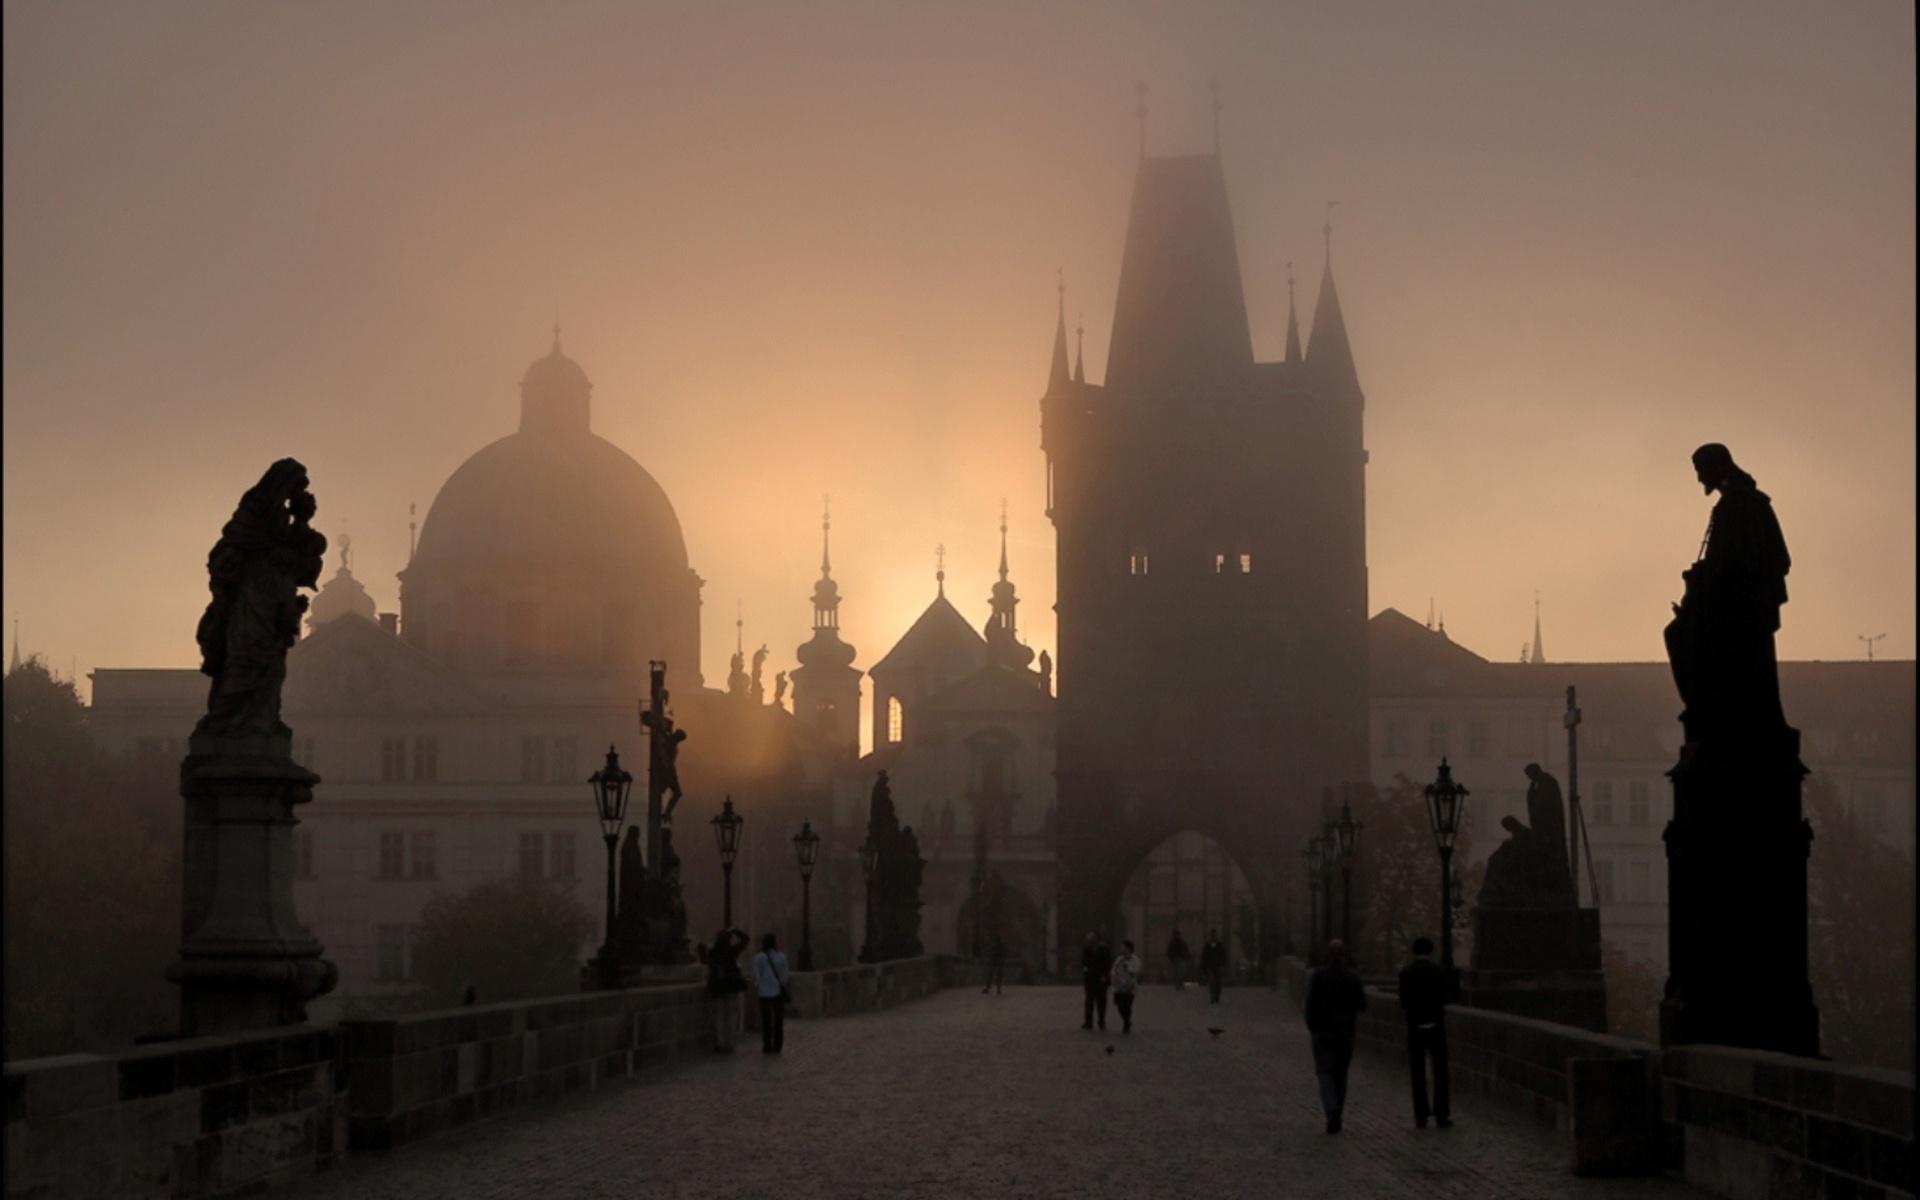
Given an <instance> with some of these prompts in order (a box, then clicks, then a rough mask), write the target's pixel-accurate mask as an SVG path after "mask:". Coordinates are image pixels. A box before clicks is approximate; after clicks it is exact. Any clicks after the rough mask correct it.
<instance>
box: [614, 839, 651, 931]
mask: <svg viewBox="0 0 1920 1200" xmlns="http://www.w3.org/2000/svg"><path fill="white" fill-rule="evenodd" d="M650 882H651V881H650V880H649V879H648V878H647V856H646V851H645V850H644V849H643V848H642V847H641V845H640V827H639V826H638V825H629V826H627V836H626V840H625V841H623V842H621V843H620V888H619V891H620V915H619V918H618V920H617V922H616V924H617V926H618V928H619V931H620V938H619V941H618V942H617V943H616V944H617V945H618V946H619V948H620V957H621V958H622V959H624V960H625V961H627V962H638V961H639V960H640V956H641V952H642V948H643V947H644V946H645V944H646V933H647V892H648V890H649V884H650Z"/></svg>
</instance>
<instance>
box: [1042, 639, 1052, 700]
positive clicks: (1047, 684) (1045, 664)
mask: <svg viewBox="0 0 1920 1200" xmlns="http://www.w3.org/2000/svg"><path fill="white" fill-rule="evenodd" d="M1040 690H1041V691H1043V692H1045V693H1046V694H1047V695H1049V696H1051V695H1053V656H1052V655H1051V654H1048V653H1047V652H1046V651H1045V650H1042V651H1041V652H1040Z"/></svg>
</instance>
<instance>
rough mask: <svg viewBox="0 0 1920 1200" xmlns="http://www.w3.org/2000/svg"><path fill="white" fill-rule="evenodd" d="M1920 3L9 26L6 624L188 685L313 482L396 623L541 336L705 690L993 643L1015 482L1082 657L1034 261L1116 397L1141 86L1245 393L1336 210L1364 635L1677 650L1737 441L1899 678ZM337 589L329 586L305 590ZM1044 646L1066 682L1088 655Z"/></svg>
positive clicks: (1800, 647)
mask: <svg viewBox="0 0 1920 1200" xmlns="http://www.w3.org/2000/svg"><path fill="white" fill-rule="evenodd" d="M1913 22H1914V18H1913V10H1912V7H1911V5H1909V4H1905V3H1896V2H1893V0H1887V2H1884V3H1882V2H1868V0H1839V2H1835V3H1828V4H1818V5H1812V4H1805V3H1753V2H1750V0H1740V2H1738V3H1684V2H1680V0H1657V2H1648V3H1626V2H1612V0H1609V2H1606V3H1593V4H1586V5H1573V4H1555V3H1547V2H1544V0H1517V2H1514V3H1491V2H1480V3H1472V2H1466V0H1456V2H1450V3H1438V4H1436V3H1431V2H1427V0H1421V2H1418V3H1405V4H1393V3H1357V4H1332V3H1327V4H1317V5H1304V4H1280V3H1248V4H1203V3H1183V4H1152V5H1120V4H1114V3H1106V2H1101V3H1086V4H1073V3H1057V4H1049V5H1036V4H1004V5H995V4H972V3H970V4H959V3H953V4H931V3H927V4H890V3H879V2H875V3H867V4H745V3H720V2H700V3H695V2H683V3H659V4H639V3H604V4H593V3H578V4H547V3H543V4H511V5H509V4H497V5H485V4H476V3H471V2H466V0H463V2H461V3H445V4H424V3H414V4H406V3H389V2H384V0H383V2H380V3H357V4H356V3H311V4H300V5H295V4H273V5H262V4H254V3H246V4H240V3H213V2H200V3H193V4H176V3H165V2H154V0H143V2H141V3H136V4H125V5H121V4H105V3H85V4H71V3H52V2H39V3H28V2H19V0H8V3H7V4H6V6H5V333H4V338H5V340H4V351H5V375H4V383H5V613H6V616H7V617H8V618H9V619H11V618H15V617H17V618H19V619H20V621H21V628H22V634H23V643H24V646H25V648H26V649H27V650H28V651H34V650H39V651H42V652H44V653H46V655H47V656H48V658H49V660H50V661H51V662H52V663H53V664H54V665H55V666H56V667H58V668H59V669H61V670H65V669H67V668H68V666H69V664H70V663H73V664H75V665H77V666H78V669H79V670H80V671H81V672H82V673H84V672H85V671H87V670H88V669H90V668H92V667H94V666H162V665H177V666H190V665H193V664H194V663H195V661H196V658H195V652H194V647H193V629H194V624H195V621H196V620H197V619H198V615H199V612H200V610H201V608H202V607H203V605H204V604H205V601H206V586H205V573H204V570H205V568H204V563H205V557H206V552H207V549H208V547H209V546H211V545H212V543H213V541H214V539H215V538H216V537H217V535H218V532H219V528H220V525H221V523H222V522H223V521H224V520H225V519H226V517H227V516H228V515H229V513H230V512H231V510H232V507H233V504H234V502H235V501H236V500H237V499H238V497H239V495H240V493H241V492H242V491H243V490H244V489H245V488H246V487H247V486H249V485H250V484H252V483H253V482H254V481H255V480H256V479H257V478H258V476H259V474H260V472H261V471H262V470H263V469H264V468H265V466H266V465H267V463H269V462H270V461H272V460H273V459H275V458H277V457H280V456H282V455H288V454H291V455H294V456H297V457H299V458H300V459H301V460H303V461H304V462H305V463H307V465H308V467H309V468H310V470H311V472H312V478H313V485H314V489H315V492H316V494H317V495H318V496H319V499H320V505H321V508H320V517H319V519H318V522H317V523H318V524H319V525H320V527H321V528H322V529H324V530H325V531H326V532H327V533H328V534H330V535H337V534H339V533H341V532H347V533H350V534H351V535H352V537H353V542H354V546H355V568H356V574H358V575H359V577H360V578H361V579H362V580H363V581H364V582H365V583H366V584H367V586H368V587H369V589H370V590H371V591H372V592H373V593H374V595H375V597H376V598H377V599H378V600H379V601H380V604H381V607H382V608H391V607H394V606H395V605H396V600H397V592H398V586H397V583H396V582H395V580H394V578H393V573H394V572H395V571H396V570H398V569H399V568H400V567H401V566H402V565H403V564H404V561H405V558H406V552H407V506H408V504H409V503H417V504H418V505H419V507H420V512H421V515H422V516H423V517H424V515H425V512H426V509H427V506H428V504H429V503H430V502H431V501H432V499H433V497H434V494H435V492H436V491H437V489H438V488H439V486H440V484H441V483H442V482H443V481H444V480H445V479H446V477H447V476H448V474H449V473H450V472H451V471H452V470H453V469H454V468H455V467H456V466H458V465H459V464H460V462H461V461H462V460H464V459H465V458H466V457H467V456H468V455H469V454H471V453H472V452H473V451H475V450H477V449H478V448H480V447H481V446H482V445H484V444H486V443H487V442H489V441H491V440H492V439H494V438H495V437H498V436H500V435H503V434H505V433H509V432H511V431H512V430H513V429H514V427H515V425H516V422H517V415H518V393H517V387H516V384H517V382H518V380H519V378H520V375H521V373H522V372H523V370H524V369H525V367H526V365H527V363H528V362H530V361H531V360H533V359H534V358H536V357H538V356H540V355H541V354H544V353H545V352H546V349H547V345H548V340H549V334H548V329H549V327H550V326H551V325H552V324H553V323H554V322H555V321H556V320H558V321H559V322H561V323H562V324H563V325H564V327H565V341H566V348H567V352H568V353H569V354H571V355H572V356H573V357H575V358H576V359H577V360H578V361H579V362H580V363H581V364H582V365H583V366H584V367H585V368H586V370H587V373H588V374H589V375H590V376H591V377H592V379H593V381H594V384H595V389H594V413H593V420H594V425H595V428H596V430H597V431H598V432H600V433H601V434H603V435H604V436H606V437H608V438H609V439H611V440H612V441H613V442H615V443H616V444H617V445H619V446H621V447H623V448H624V449H626V450H627V451H628V452H629V453H631V454H632V455H634V456H635V457H636V458H637V459H638V460H639V461H640V462H641V463H642V464H643V465H645V466H646V467H647V469H648V470H649V471H651V472H652V473H653V474H654V475H655V477H656V478H658V479H659V480H660V481H661V483H662V484H663V485H664V486H665V487H666V489H667V492H668V494H669V495H670V496H671V497H672V498H673V500H674V503H675V505H676V507H677V508H678V510H679V514H680V519H681V522H682V524H683V526H684V528H685V530H686V535H687V542H688V547H689V550H690V553H691V556H692V560H693V563H694V566H695V567H696V568H697V569H698V570H699V571H700V572H701V573H702V574H703V575H704V576H705V577H706V579H707V581H708V583H707V587H706V593H705V594H706V601H707V606H706V610H705V624H704V628H705V652H704V658H705V661H704V667H705V670H706V672H707V676H708V678H709V680H710V681H717V680H718V679H721V678H724V673H725V659H726V655H727V654H728V653H729V652H730V651H731V649H732V642H733V637H732V634H733V629H732V622H733V619H734V610H735V602H736V599H737V600H738V601H739V602H740V603H741V605H742V606H743V609H744V613H745V620H746V634H747V638H748V642H749V645H750V646H751V645H754V644H758V643H760V642H766V643H768V644H770V646H771V647H772V651H773V657H772V665H771V666H770V670H771V669H782V668H785V667H788V666H791V665H792V659H793V648H794V647H795V646H796V645H797V644H798V643H799V642H800V641H802V640H803V639H804V638H805V636H806V631H807V628H808V624H809V615H810V614H809V609H808V603H807V597H808V593H809V591H810V588H811V586H812V581H813V578H814V577H815V575H816V573H817V563H818V555H819V544H818V535H819V508H820V497H821V495H822V493H828V492H830V493H832V495H833V508H834V520H835V529H834V535H835V552H834V561H835V567H836V571H835V574H836V576H837V577H838V578H839V579H840V581H841V586H842V593H843V595H844V596H845V598H846V600H845V604H844V606H843V609H842V616H843V630H844V633H845V636H846V637H847V639H848V640H849V641H851V642H852V643H853V644H854V645H855V646H857V647H858V649H859V651H860V658H859V660H858V665H861V666H866V665H868V664H870V663H872V662H873V661H874V660H875V659H877V658H878V657H879V656H880V655H881V654H882V653H884V651H885V650H886V648H887V646H888V645H890V644H891V642H892V640H893V639H894V638H896V637H897V636H898V635H899V634H900V632H902V631H903V630H904V628H905V627H906V625H907V623H908V622H910V621H911V619H912V618H913V617H914V616H915V615H916V614H917V613H918V611H919V610H920V609H921V608H922V607H923V606H924V605H925V604H926V602H927V601H928V600H929V599H930V598H931V596H932V593H933V568H934V553H933V551H934V547H935V546H936V545H937V544H941V543H944V544H945V545H946V547H947V548H948V551H949V555H948V560H947V569H948V592H949V594H950V595H951V596H952V598H953V599H954V601H955V603H957V604H958V605H959V606H960V609H961V611H962V612H964V613H966V614H967V616H968V617H969V618H970V619H973V620H975V621H976V622H978V621H981V620H983V619H984V618H985V616H986V596H987V588H988V585H989V584H990V583H991V581H992V576H993V567H994V562H995V556H996V554H997V536H998V535H997V533H996V524H997V521H998V514H999V507H1000V501H1001V498H1002V497H1005V498H1006V499H1007V500H1008V502H1009V505H1010V508H1011V519H1012V524H1013V533H1012V556H1013V568H1014V578H1015V582H1016V583H1017V584H1018V585H1019V586H1020V590H1021V594H1022V596H1023V597H1024V599H1025V602H1024V603H1023V604H1022V606H1021V610H1020V615H1021V621H1022V627H1023V630H1024V632H1025V633H1026V635H1027V637H1028V638H1029V640H1030V641H1031V642H1032V643H1033V644H1034V645H1036V646H1049V647H1050V646H1051V645H1052V644H1053V635H1054V630H1053V619H1052V612H1051V609H1050V604H1051V600H1052V591H1053V571H1052V554H1053V533H1052V529H1051V527H1050V526H1049V525H1048V524H1047V523H1046V521H1045V519H1044V517H1043V515H1042V511H1041V510H1042V507H1043V497H1044V464H1043V459H1042V456H1041V454H1040V450H1039V407H1038V403H1037V400H1038V396H1039V394H1040V392H1041V390H1042V388H1043V385H1044V384H1045V380H1046V365H1047V354H1048V350H1049V347H1050V340H1051V337H1052V331H1053V320H1054V305H1055V293H1054V285H1055V271H1056V269H1063V270H1064V271H1065V277H1066V281H1067V307H1068V320H1069V323H1070V324H1072V323H1074V321H1075V320H1076V319H1077V317H1078V316H1079V314H1081V313H1084V314H1085V322H1086V357H1087V369H1088V376H1089V378H1091V379H1094V380H1098V379H1099V378H1100V377H1101V376H1102V374H1103V371H1104V364H1105V360H1106V351H1107V334H1108V326H1109V323H1110V321H1111V318H1112V310H1113V294H1114V286H1115V282H1116V278H1117V276H1118V273H1119V267H1120V248H1121V240H1122V236H1123V234H1124V229H1125V221H1126V213H1127V203H1128V197H1129V189H1130V186H1131V182H1132V174H1133V170H1134V166H1135V162H1136V157H1137V153H1138V151H1137V140H1136V139H1137V136H1138V134H1137V127H1136V122H1135V119H1134V116H1133V109H1134V104H1135V96H1134V87H1135V84H1136V82H1138V81H1140V80H1143V79H1144V80H1147V81H1149V82H1150V84H1151V88H1152V90H1151V93H1150V97H1149V103H1150V106H1151V109H1152V115H1151V118H1150V123H1149V129H1148V135H1147V140H1148V145H1149V150H1150V152H1153V153H1175V152H1184V151H1193V150H1203V149H1205V148H1207V147H1208V146H1209V145H1210V143H1211V133H1210V130H1209V118H1208V114H1207V91H1206V88H1207V82H1208V81H1209V80H1210V79H1218V80H1219V81H1220V86H1221V96H1222V100H1223V103H1224V105H1225V112H1224V115H1223V119H1222V125H1223V131H1224V132H1223V139H1224V148H1225V157H1226V168H1227V178H1228V183H1229V187H1230V189H1231V195H1232V202H1233V205H1234V215H1235V220H1236V224H1237V227H1238V232H1239V244H1240V254H1241V260H1242V270H1243V273H1244V276H1245V279H1246V287H1247V300H1248V304H1249V306H1250V309H1251V312H1252V320H1253V331H1254V342H1255V347H1256V350H1257V351H1258V353H1259V354H1260V356H1261V357H1262V358H1275V357H1278V356H1279V355H1280V351H1281V346H1282V342H1283V339H1284V334H1285V323H1286V283H1285V277H1286V264H1287V262H1289V261H1293V262H1294V263H1295V264H1296V271H1297V273H1298V274H1299V276H1300V279H1301V289H1302V299H1303V306H1307V303H1308V301H1310V298H1311V296H1312V294H1313V290H1314V288H1315V287H1316V286H1317V284H1318V281H1319V275H1320V269H1321V262H1322V251H1321V237H1320V225H1321V221H1322V213H1323V207H1322V206H1323V204H1324V202H1325V201H1327V200H1329V199H1334V198H1338V199H1339V201H1340V204H1339V206H1338V208H1336V209H1335V210H1334V224H1335V233H1334V246H1333V255H1334V260H1335V265H1336V268H1337V271H1338V278H1339V282H1340V291H1341V298H1342V301H1343V303H1344V306H1345V309H1346V315H1347V322H1348V328H1349V330H1350V332H1351V335H1352V340H1353V345H1354V347H1355V354H1356V357H1357V360H1358V364H1359V371H1360V378H1361V383H1362V386H1363V387H1364V388H1365V389H1366V392H1367V401H1368V403H1367V443H1368V445H1369V447H1370V449H1371V452H1372V462H1371V467H1370V470H1369V476H1368V518H1369V520H1368V525H1369V529H1368V542H1369V545H1368V558H1369V563H1370V566H1371V571H1372V606H1373V608H1374V609H1375V610H1378V609H1380V608H1382V607H1386V606H1394V607H1398V608H1400V609H1402V610H1403V611H1406V612H1408V613H1410V614H1412V615H1415V616H1420V617H1424V616H1425V614H1426V610H1427V605H1428V598H1429V597H1433V598H1434V601H1435V603H1437V605H1438V606H1439V607H1440V608H1441V609H1442V610H1443V611H1444V613H1445V617H1446V623H1447V627H1448V630H1449V632H1450V633H1451V634H1452V635H1453V636H1454V637H1455V638H1456V640H1459V641H1461V642H1463V643H1464V644H1466V645H1467V646H1469V647H1471V648H1473V649H1475V650H1478V651H1480V652H1481V653H1484V654H1487V655H1488V656H1489V657H1493V658H1498V659H1509V658H1513V657H1515V656H1516V655H1517V653H1518V651H1519V648H1520V646H1521V643H1522V641H1523V639H1525V638H1526V637H1527V636H1528V635H1529V634H1530V632H1531V628H1532V605H1533V598H1534V594H1535V591H1536V590H1537V591H1538V593H1539V596H1540V599H1541V602H1542V606H1543V611H1544V614H1545V620H1546V649H1547V653H1548V657H1549V658H1560V659H1587V660H1594V659H1622V658H1625V659H1652V658H1658V657H1660V655H1661V649H1660V628H1661V626H1662V624H1663V623H1664V621H1665V620H1666V617H1667V612H1668V610H1667V603H1668V601H1670V600H1672V599H1675V598H1677V596H1678V592H1679V571H1680V569H1681V568H1682V567H1683V566H1685V565H1686V563H1687V562H1688V560H1689V559H1690V558H1691V557H1692V555H1693V553H1694V551H1695V549H1696V547H1697V545H1698V543H1699V538H1700V533H1701V529H1702V527H1703V525H1704V523H1705V521H1706V516H1707V511H1708V508H1709V502H1708V500H1707V499H1706V498H1705V497H1703V496H1702V495H1701V493H1700V491H1699V488H1698V486H1697V485H1696V484H1695V483H1694V482H1693V478H1692V473H1691V470H1690V468H1689V466H1688V462H1687V457H1688V454H1689V452H1690V451H1691V450H1692V448H1693V447H1694V446H1695V445H1696V444H1698V443H1700V442H1702V441H1708V440H1720V441H1725V442H1727V443H1728V444H1730V445H1731V446H1732V448H1733V450H1734V453H1735V455H1736V456H1737V457H1738V458H1739V460H1740V461H1741V463H1742V464H1743V465H1744V466H1746V467H1747V469H1749V470H1750V471H1752V472H1753V474H1754V475H1755V476H1757V477H1758V479H1759V481H1760V485H1761V487H1762V488H1763V489H1764V490H1766V491H1767V492H1769V493H1770V494H1771V495H1772V496H1773V497H1774V501H1775V504H1776V506H1777V507H1778V509H1779V511H1780V514H1781V518H1782V522H1783V524H1784V526H1785V529H1786V533H1787V537H1788V540H1789V543H1790V545H1791V547H1792V551H1793V556H1794V570H1793V574H1792V576H1791V579H1790V580H1789V588H1790V591H1791V594H1792V603H1791V604H1790V605H1789V606H1788V608H1787V609H1786V611H1785V614H1784V618H1785V628H1784V630H1783V631H1782V634H1781V638H1780V648H1781V653H1782V655H1783V656H1785V657H1793V658H1853V657H1859V656H1860V655H1861V653H1862V645H1861V643H1860V642H1859V641H1858V640H1857V638H1858V635H1861V634H1875V633H1882V632H1884V633H1885V634H1887V637H1886V640H1885V641H1883V642H1881V643H1879V645H1878V653H1879V654H1881V655H1883V656H1899V657H1911V656H1912V655H1913V653H1914V633H1913V631H1914V616H1915V610H1914V571H1915V561H1914V558H1915V555H1914V547H1915V526H1914V501H1915V494H1914V491H1915V489H1914V478H1915V442H1914V438H1915V422H1914V412H1915V355H1914V320H1915V311H1914V308H1915V305H1914V288H1915V273H1914V264H1915V241H1914V225H1915V219H1914V205H1915V186H1914V165H1915V158H1914V154H1915V151H1914V147H1915V140H1914V139H1915V121H1914V113H1915V107H1914V104H1915V78H1914V27H1913ZM331 570H332V566H331V564H330V565H329V567H328V573H331ZM1070 669H1071V665H1070V664H1063V670H1070Z"/></svg>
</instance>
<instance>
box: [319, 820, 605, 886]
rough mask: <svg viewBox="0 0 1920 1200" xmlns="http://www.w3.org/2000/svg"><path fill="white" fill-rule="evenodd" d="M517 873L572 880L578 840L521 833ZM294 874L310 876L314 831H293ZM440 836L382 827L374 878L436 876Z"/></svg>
mask: <svg viewBox="0 0 1920 1200" xmlns="http://www.w3.org/2000/svg"><path fill="white" fill-rule="evenodd" d="M519 873H520V874H521V875H522V876H525V877H527V878H530V879H561V880H571V879H578V878H579V877H580V858H579V852H578V842H577V840H576V838H575V835H574V834H572V833H570V832H560V833H530V832H529V833H522V834H521V835H520V867H519ZM293 876H294V878H295V879H313V878H315V875H314V867H313V833H312V832H311V831H309V830H304V829H296V830H295V831H294V834H293ZM439 877H440V840H439V835H438V834H437V833H436V832H435V831H434V830H431V829H383V830H381V831H380V855H379V859H378V861H377V862H376V863H375V864H374V878H376V879H438V878H439Z"/></svg>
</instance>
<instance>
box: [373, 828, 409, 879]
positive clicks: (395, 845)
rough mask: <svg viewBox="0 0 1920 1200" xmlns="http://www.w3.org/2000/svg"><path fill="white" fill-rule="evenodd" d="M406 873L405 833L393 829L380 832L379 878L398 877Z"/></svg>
mask: <svg viewBox="0 0 1920 1200" xmlns="http://www.w3.org/2000/svg"><path fill="white" fill-rule="evenodd" d="M406 873H407V835H406V834H404V833H398V832H395V831H393V830H390V829H389V830H383V831H381V834H380V878H381V879H399V878H401V877H402V876H404V875H405V874H406Z"/></svg>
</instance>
